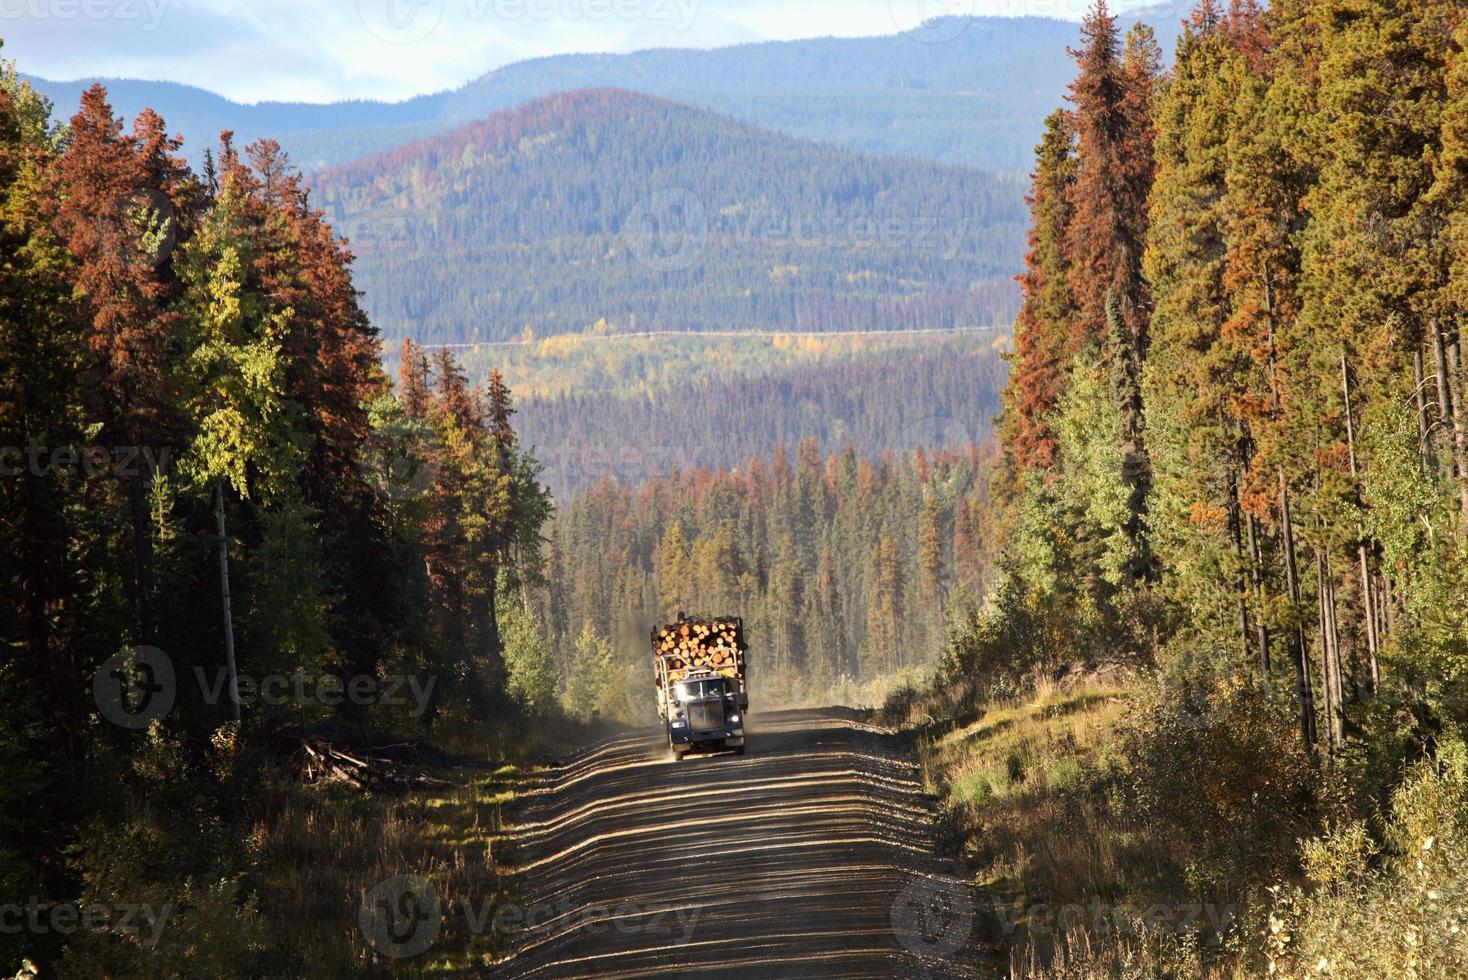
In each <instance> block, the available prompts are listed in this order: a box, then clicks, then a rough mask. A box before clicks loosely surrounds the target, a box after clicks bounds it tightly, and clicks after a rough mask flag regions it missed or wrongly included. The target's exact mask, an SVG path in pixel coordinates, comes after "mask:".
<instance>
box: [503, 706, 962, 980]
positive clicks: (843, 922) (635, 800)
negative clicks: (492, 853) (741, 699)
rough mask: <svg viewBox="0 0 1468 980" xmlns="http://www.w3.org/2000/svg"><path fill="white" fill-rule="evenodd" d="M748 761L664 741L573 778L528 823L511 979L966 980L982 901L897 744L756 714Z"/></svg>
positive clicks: (540, 803)
mask: <svg viewBox="0 0 1468 980" xmlns="http://www.w3.org/2000/svg"><path fill="white" fill-rule="evenodd" d="M748 726H749V753H748V754H747V755H746V756H744V757H742V758H740V757H737V756H733V755H729V754H720V755H690V756H689V757H688V758H686V759H684V760H683V761H681V762H675V761H673V760H672V759H671V757H670V754H669V752H668V749H667V746H666V742H665V741H664V740H663V737H662V735H661V733H660V732H657V731H648V732H645V733H638V734H633V735H624V736H620V737H616V738H612V739H608V740H607V741H604V742H601V743H599V744H597V745H595V746H593V747H592V748H590V749H587V750H585V751H584V752H582V753H581V754H579V755H577V756H576V757H574V758H572V759H570V760H568V761H566V762H565V763H563V764H562V765H560V766H559V767H557V768H556V769H555V770H553V771H552V772H551V774H550V776H549V779H548V781H547V783H546V785H545V787H544V789H543V790H541V791H540V792H539V793H538V794H537V795H536V796H535V797H533V798H532V800H531V801H530V802H529V803H527V804H526V805H525V806H524V808H523V809H522V810H521V813H520V816H519V819H518V820H517V821H516V831H515V833H516V838H517V841H518V860H517V865H518V871H519V874H520V876H521V877H520V881H521V897H522V901H521V906H522V908H524V909H526V910H527V914H528V916H529V919H528V920H527V925H526V927H525V928H524V931H523V932H521V933H520V935H519V936H518V940H517V943H516V944H515V946H514V948H513V951H512V953H511V955H510V956H509V958H507V959H505V960H503V961H501V962H500V963H499V964H496V967H495V971H494V973H495V975H496V976H506V977H546V978H550V977H575V978H582V977H629V978H630V977H638V978H641V977H695V976H696V977H721V976H727V977H740V978H759V977H924V976H926V977H968V976H977V975H978V972H979V971H978V969H977V967H976V965H975V964H976V962H977V956H976V953H975V951H974V949H973V948H972V947H971V944H970V939H969V937H970V934H971V932H972V929H971V924H972V921H973V901H972V898H973V896H972V895H970V894H969V893H968V891H967V889H966V888H965V887H964V885H963V884H962V880H961V878H960V877H959V875H958V874H957V869H956V868H955V867H954V866H952V864H951V863H949V862H945V861H943V860H941V859H939V858H938V857H936V856H935V854H934V847H933V822H932V819H933V812H934V804H933V802H932V800H931V799H930V798H929V797H927V796H926V795H925V794H924V793H923V791H922V785H921V782H920V778H919V773H918V770H917V768H916V767H915V766H914V765H913V764H912V762H911V761H910V760H908V759H906V758H905V757H904V756H903V755H902V754H901V752H900V751H899V749H898V747H897V746H896V744H895V743H894V740H893V739H892V737H891V736H889V735H887V734H885V733H883V732H881V731H879V730H877V729H873V728H871V727H869V726H866V725H863V724H862V723H861V722H860V721H859V720H858V716H857V714H856V713H855V712H853V711H850V710H848V709H841V708H831V709H822V710H811V711H785V712H772V713H763V714H756V715H752V716H750V718H749V722H748Z"/></svg>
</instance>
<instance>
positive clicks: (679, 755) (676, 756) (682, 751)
mask: <svg viewBox="0 0 1468 980" xmlns="http://www.w3.org/2000/svg"><path fill="white" fill-rule="evenodd" d="M687 754H688V750H687V749H686V748H679V747H678V746H676V745H675V746H673V761H674V762H682V761H683V757H684V756H685V755H687Z"/></svg>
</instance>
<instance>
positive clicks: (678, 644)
mask: <svg viewBox="0 0 1468 980" xmlns="http://www.w3.org/2000/svg"><path fill="white" fill-rule="evenodd" d="M652 644H653V650H654V652H655V653H656V654H657V655H658V656H660V657H664V658H665V663H666V664H667V669H668V673H669V674H671V675H675V676H676V675H677V674H680V673H682V672H684V671H687V670H691V669H693V668H695V667H701V668H707V669H709V670H713V671H716V672H719V673H723V672H725V671H730V670H738V669H739V667H740V662H741V658H740V653H741V652H742V651H743V650H744V649H745V645H744V627H743V623H742V622H741V621H740V620H739V619H737V618H730V619H684V620H680V621H678V622H676V623H673V624H672V625H669V626H664V627H663V628H662V629H660V630H658V631H657V632H655V633H653V636H652Z"/></svg>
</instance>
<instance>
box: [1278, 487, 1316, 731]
mask: <svg viewBox="0 0 1468 980" xmlns="http://www.w3.org/2000/svg"><path fill="white" fill-rule="evenodd" d="M1279 512H1280V525H1279V526H1280V535H1281V538H1282V540H1281V545H1282V546H1283V549H1284V567H1285V586H1286V588H1287V589H1288V591H1289V596H1290V605H1291V618H1292V619H1293V620H1294V636H1293V637H1292V638H1291V639H1292V640H1293V644H1294V654H1295V695H1296V697H1297V698H1298V700H1299V702H1300V736H1301V738H1303V739H1304V740H1305V748H1307V749H1311V750H1313V749H1314V748H1315V692H1314V691H1313V690H1311V687H1310V664H1309V662H1308V659H1307V658H1306V655H1305V650H1306V643H1305V627H1304V624H1302V623H1301V622H1300V617H1299V604H1300V577H1299V571H1298V568H1297V567H1296V565H1295V532H1294V527H1293V525H1292V524H1291V522H1290V495H1289V489H1288V484H1286V482H1285V473H1284V468H1283V467H1281V468H1280V471H1279Z"/></svg>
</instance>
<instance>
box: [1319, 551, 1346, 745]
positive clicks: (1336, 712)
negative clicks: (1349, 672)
mask: <svg viewBox="0 0 1468 980" xmlns="http://www.w3.org/2000/svg"><path fill="white" fill-rule="evenodd" d="M1321 568H1322V571H1323V579H1324V583H1325V597H1324V598H1325V626H1326V630H1325V637H1326V642H1327V643H1329V644H1330V673H1329V678H1330V707H1331V710H1330V735H1331V741H1332V742H1333V743H1334V744H1335V747H1336V749H1340V747H1341V746H1342V745H1343V744H1345V740H1346V686H1345V668H1344V667H1342V658H1341V631H1340V626H1339V623H1338V621H1337V618H1336V614H1337V610H1336V602H1335V574H1334V573H1333V572H1332V571H1331V567H1330V558H1329V557H1324V558H1322V559H1321Z"/></svg>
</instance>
